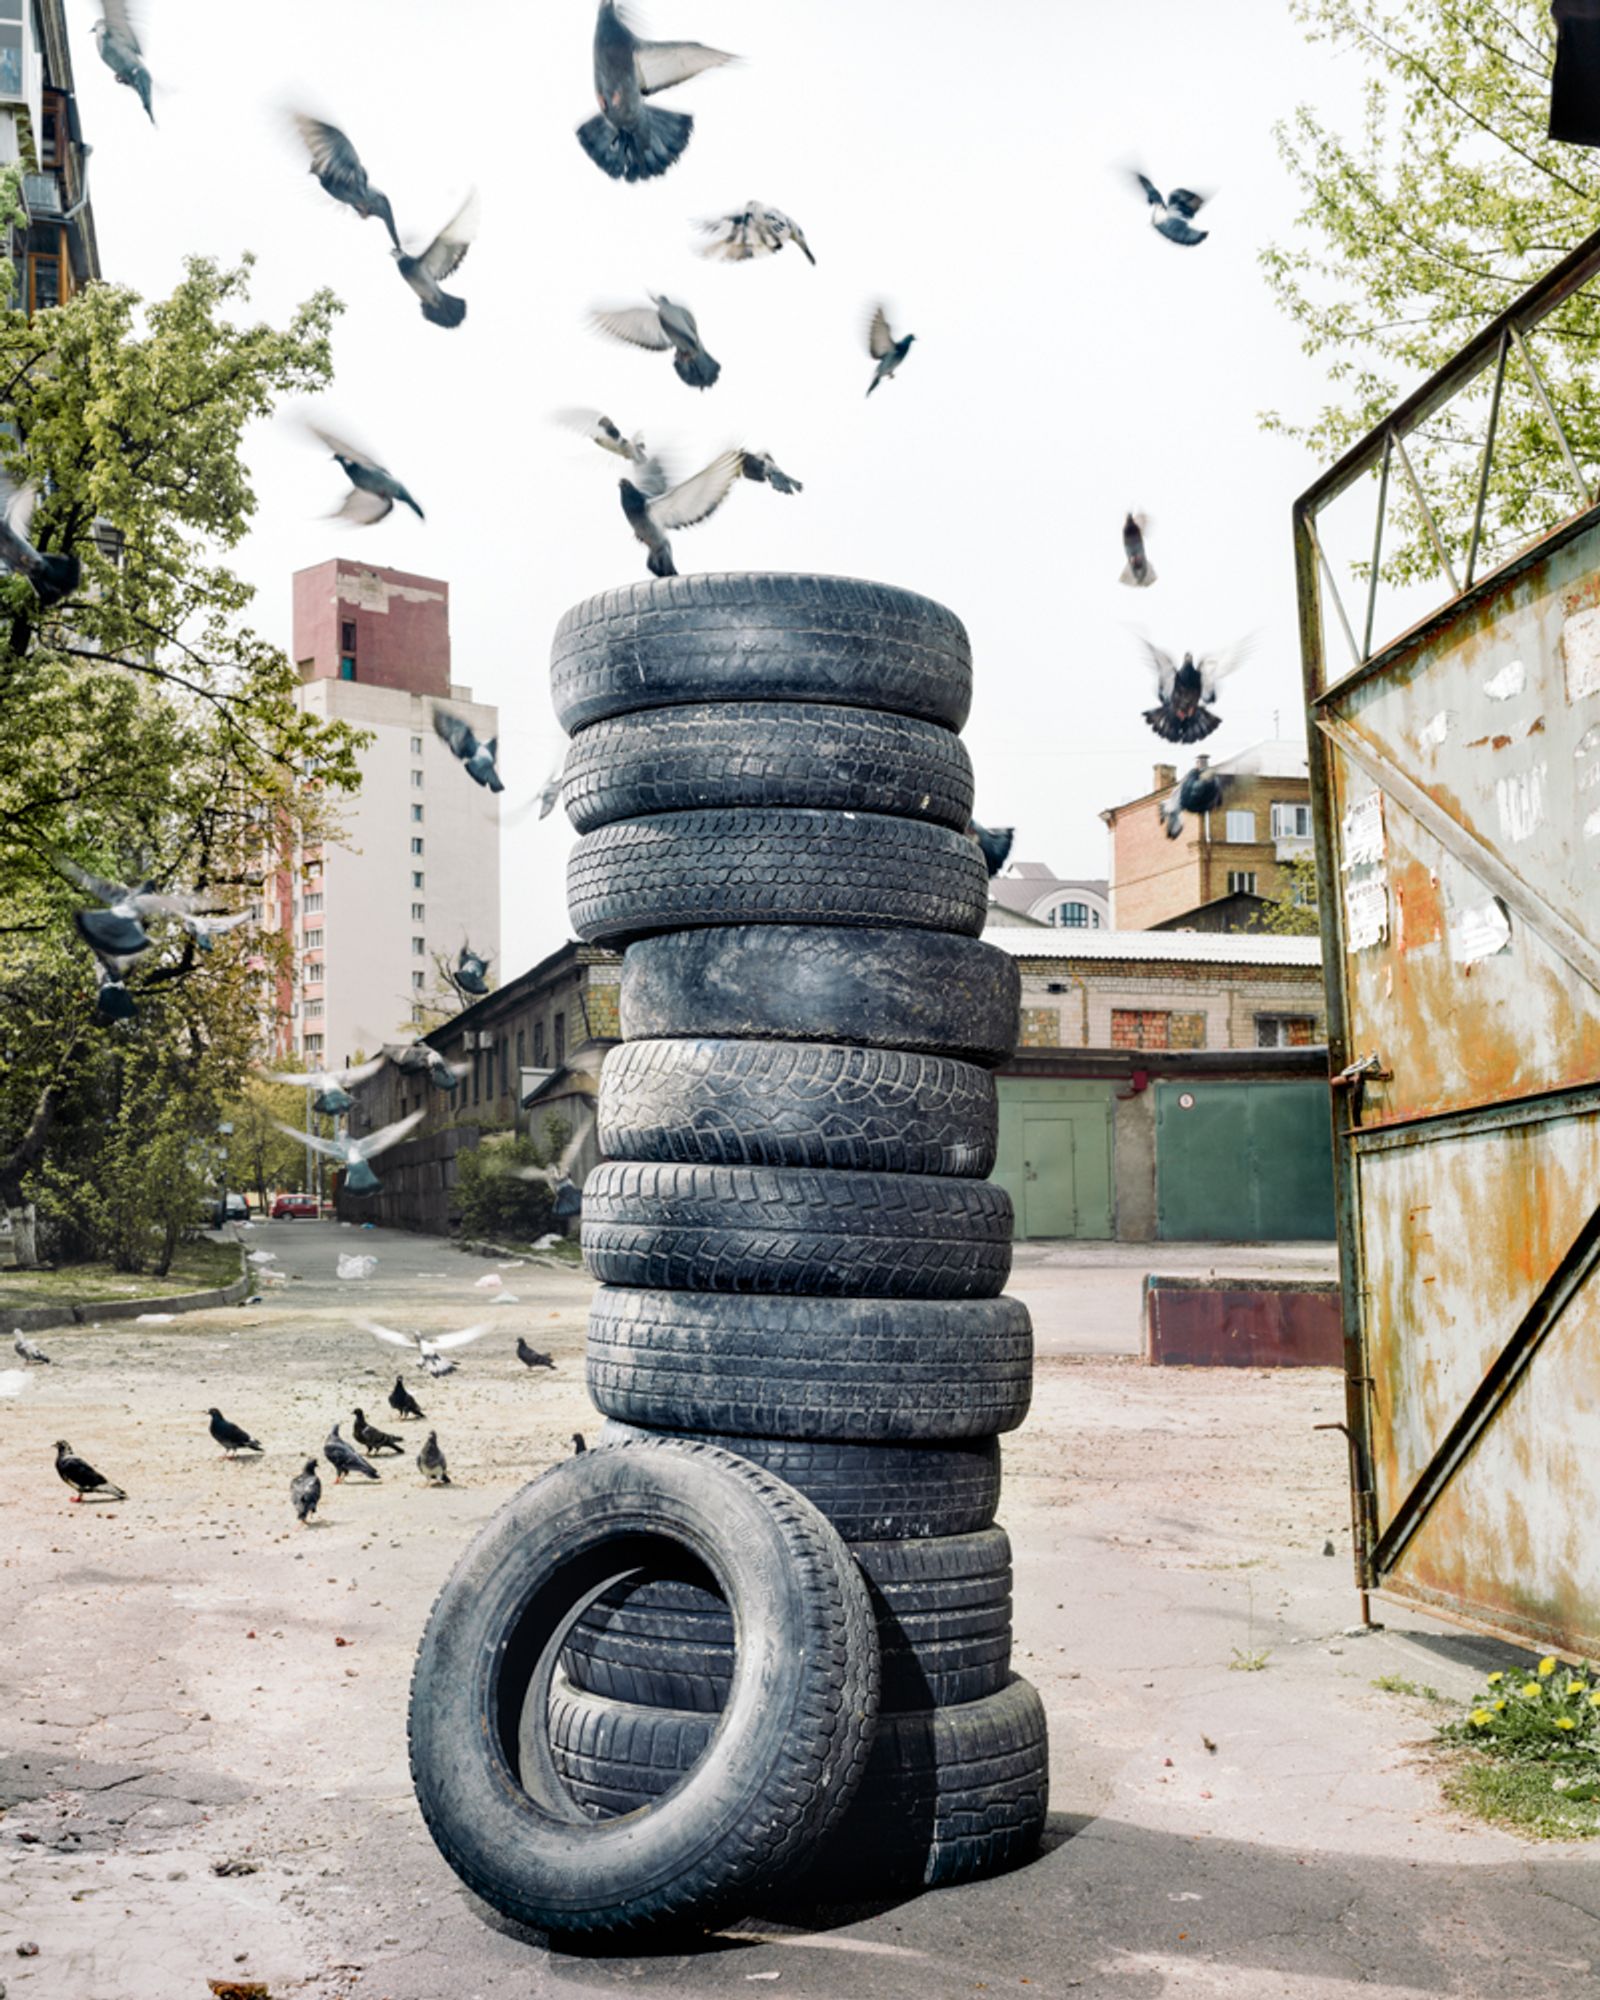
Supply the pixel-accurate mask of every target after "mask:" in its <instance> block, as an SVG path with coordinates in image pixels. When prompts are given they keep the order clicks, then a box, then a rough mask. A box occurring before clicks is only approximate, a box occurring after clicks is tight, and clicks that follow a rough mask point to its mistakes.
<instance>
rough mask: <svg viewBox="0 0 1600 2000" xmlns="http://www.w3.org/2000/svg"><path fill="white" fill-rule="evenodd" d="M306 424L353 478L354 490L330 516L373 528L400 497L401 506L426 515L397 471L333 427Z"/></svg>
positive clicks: (392, 510)
mask: <svg viewBox="0 0 1600 2000" xmlns="http://www.w3.org/2000/svg"><path fill="white" fill-rule="evenodd" d="M306 428H307V429H308V430H309V431H310V433H311V435H312V436H313V437H314V438H317V439H319V440H320V441H321V443H323V444H325V445H326V446H327V448H328V450H329V451H330V452H331V453H332V455H333V457H334V459H335V460H336V461H337V463H338V466H339V470H340V471H341V472H342V473H343V474H344V476H345V478H346V479H348V480H349V482H350V486H351V491H350V492H349V493H348V494H346V496H345V499H344V502H343V504H342V505H341V506H339V507H336V508H335V509H334V511H333V513H332V514H331V515H330V517H329V518H330V519H331V520H335V521H348V522H349V523H350V525H351V526H352V527H354V528H370V527H372V526H373V525H374V524H375V523H376V522H378V521H382V520H384V519H386V518H387V516H389V515H390V514H392V513H393V512H394V507H395V502H396V501H397V500H398V501H399V503H400V504H401V506H402V507H409V508H410V509H411V511H412V513H413V514H415V515H416V517H417V519H418V520H419V521H423V520H426V519H427V516H426V515H425V514H424V513H423V511H422V509H421V508H420V507H419V506H418V505H417V503H416V501H415V500H413V499H412V497H411V495H410V494H409V493H408V492H407V491H406V489H405V487H403V486H402V485H401V484H400V482H399V480H398V479H396V478H395V476H394V474H393V473H392V472H391V471H390V470H389V469H388V467H387V466H384V465H380V464H379V463H378V461H377V459H375V458H374V457H373V456H372V454H371V453H370V452H367V451H363V450H362V449H361V447H360V446H359V445H355V444H351V443H350V442H349V440H348V439H346V438H339V437H335V436H334V434H333V432H332V431H325V430H323V429H322V427H321V426H320V425H319V424H308V425H307V426H306Z"/></svg>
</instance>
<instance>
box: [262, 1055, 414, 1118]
mask: <svg viewBox="0 0 1600 2000" xmlns="http://www.w3.org/2000/svg"><path fill="white" fill-rule="evenodd" d="M384 1062H385V1058H384V1057H383V1056H374V1058H373V1059H372V1061H371V1062H365V1063H357V1064H356V1066H355V1068H354V1069H313V1070H305V1071H300V1070H292V1069H266V1070H263V1071H262V1072H261V1074H262V1076H263V1077H264V1078H265V1080H266V1081H267V1082H268V1083H294V1084H299V1085H301V1086H302V1087H304V1086H306V1085H308V1084H309V1085H310V1087H311V1089H312V1090H313V1091H314V1092H315V1095H314V1096H313V1097H312V1099H311V1108H312V1110H313V1111H316V1112H320V1113H321V1114H322V1116H323V1117H325V1118H339V1117H342V1116H343V1114H344V1113H345V1112H346V1111H348V1110H349V1109H350V1107H351V1105H352V1104H354V1103H355V1099H354V1098H353V1097H352V1096H351V1095H350V1092H351V1090H352V1089H353V1088H354V1086H355V1085H356V1084H358V1083H365V1082H366V1080H367V1078H368V1077H369V1076H376V1075H377V1074H378V1071H379V1070H380V1069H382V1068H383V1065H384ZM296 1136H297V1137H300V1136H303V1135H302V1134H297V1135H296Z"/></svg>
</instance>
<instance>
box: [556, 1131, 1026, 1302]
mask: <svg viewBox="0 0 1600 2000" xmlns="http://www.w3.org/2000/svg"><path fill="white" fill-rule="evenodd" d="M583 1260H584V1263H585V1264H586V1265H587V1266H588V1268H589V1270H590V1271H591V1272H592V1273H593V1275H594V1276H595V1277H596V1278H598V1279H599V1280H600V1282H601V1283H602V1284H606V1285H632V1286H644V1287H654V1286H662V1287H664V1288H666V1289H667V1290H669V1291H687V1292H783V1293H790V1292H811V1293H815V1294H817V1295H819V1296H825V1297H829V1298H838V1297H846V1298H851V1297H855V1298H889V1299H893V1298H899V1299H905V1298H911V1299H992V1298H995V1297H998V1295H999V1294H1000V1293H1001V1292H1002V1291H1004V1289H1005V1283H1006V1278H1007V1276H1008V1275H1009V1273H1010V1270H1011V1200H1010V1197H1009V1196H1008V1195H1007V1194H1006V1192H1005V1190H1004V1189H1003V1188H999V1187H996V1186H995V1185H994V1184H993V1183H992V1182H990V1181H973V1180H943V1179H940V1178H939V1177H938V1176H937V1175H933V1174H849V1173H829V1172H824V1171H814V1170H812V1169H810V1168H803V1167H677V1166H635V1165H633V1164H632V1163H630V1162H623V1161H615V1160H613V1161H610V1162H608V1163H606V1164H604V1165H602V1166H599V1167H596V1168H595V1169H594V1171H593V1172H592V1173H591V1174H590V1175H589V1178H588V1180H587V1181H586V1182H585V1183H584V1189H583Z"/></svg>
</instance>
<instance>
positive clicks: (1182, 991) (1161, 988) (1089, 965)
mask: <svg viewBox="0 0 1600 2000" xmlns="http://www.w3.org/2000/svg"><path fill="white" fill-rule="evenodd" d="M1052 985H1054V986H1064V987H1066V988H1068V989H1069V990H1070V997H1067V996H1065V995H1060V996H1056V995H1051V994H1049V993H1047V991H1046V988H1047V987H1048V986H1052ZM1022 1003H1023V1004H1022V1036H1021V1041H1020V1044H1019V1046H1021V1047H1022V1048H1048V1047H1052V1046H1053V1047H1057V1048H1092V1049H1106V1048H1139V1047H1144V1048H1174V1049H1177V1048H1190V1049H1253V1048H1255V1047H1256V1046H1257V1039H1256V1016H1257V1015H1258V1014H1288V1015H1302V1016H1305V1017H1307V1018H1308V1019H1309V1020H1310V1021H1311V1022H1312V1023H1313V1026H1312V1028H1311V1030H1310V1031H1309V1033H1308V1035H1307V1036H1306V1037H1305V1039H1307V1040H1310V1041H1313V1042H1321V1041H1323V1040H1325V1039H1326V1020H1327V1008H1326V1001H1325V998H1324V995H1323V988H1322V973H1321V971H1320V969H1319V968H1318V967H1316V966H1298V965H1294V966H1259V965H1203V966H1201V965H1195V964H1193V963H1189V964H1185V963H1182V962H1156V963H1147V962H1145V961H1143V960H1107V961H1105V962H1104V963H1097V962H1093V961H1085V960H1077V961H1074V963H1073V964H1072V966H1071V970H1070V973H1069V972H1068V969H1067V968H1066V967H1065V966H1064V965H1061V964H1059V963H1057V964H1053V965H1051V964H1045V965H1037V966H1030V964H1029V963H1028V962H1026V961H1025V962H1024V964H1023V968H1022ZM1146 1014H1159V1015H1162V1016H1163V1017H1165V1018H1166V1019H1167V1021H1168V1023H1169V1026H1168V1028H1167V1030H1166V1032H1167V1034H1168V1037H1169V1039H1168V1040H1167V1041H1165V1042H1156V1041H1146V1042H1138V1041H1133V1040H1130V1039H1128V1037H1129V1035H1130V1034H1131V1033H1133V1032H1134V1030H1132V1029H1130V1028H1128V1027H1126V1026H1124V1027H1123V1028H1122V1029H1120V1030H1119V1029H1118V1026H1117V1019H1116V1017H1117V1016H1118V1015H1133V1016H1140V1015H1146ZM1180 1024H1181V1025H1180ZM1151 1032H1152V1033H1154V1032H1156V1031H1155V1030H1153V1029H1152V1030H1151ZM1050 1037H1055V1038H1057V1039H1055V1040H1053V1041H1052V1040H1051V1039H1049V1038H1050Z"/></svg>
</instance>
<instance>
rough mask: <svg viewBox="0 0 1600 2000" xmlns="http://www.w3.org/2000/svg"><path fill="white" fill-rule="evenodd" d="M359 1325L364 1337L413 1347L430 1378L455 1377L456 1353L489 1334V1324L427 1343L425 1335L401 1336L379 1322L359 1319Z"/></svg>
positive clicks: (436, 1336)
mask: <svg viewBox="0 0 1600 2000" xmlns="http://www.w3.org/2000/svg"><path fill="white" fill-rule="evenodd" d="M356 1325H357V1326H359V1327H360V1328H361V1330H362V1332H363V1333H370V1334H372V1335H373V1336H374V1337H375V1338H376V1339H378V1340H384V1341H387V1342H388V1343H389V1345H390V1346H391V1347H409V1348H410V1349H411V1351H412V1353H413V1354H415V1355H418V1356H419V1357H420V1358H421V1361H422V1365H423V1367H424V1368H426V1369H427V1371H428V1373H429V1374H430V1375H453V1374H454V1373H455V1366H456V1364H455V1363H454V1362H453V1361H452V1360H451V1359H450V1355H451V1352H452V1350H453V1349H455V1348H457V1347H469V1346H471V1344H472V1342H473V1341H475V1340H481V1339H482V1338H483V1336H484V1335H485V1334H486V1333H487V1332H488V1331H489V1327H488V1324H487V1323H485V1324H484V1325H482V1326H467V1327H463V1328H462V1329H461V1331H460V1332H459V1333H439V1334H434V1335H433V1336H432V1337H431V1338H429V1339H427V1340H424V1339H423V1337H422V1336H421V1334H417V1333H401V1332H400V1331H399V1330H398V1328H396V1327H392V1326H382V1325H380V1324H379V1322H378V1321H377V1320H375V1319H358V1320H357V1321H356Z"/></svg>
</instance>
